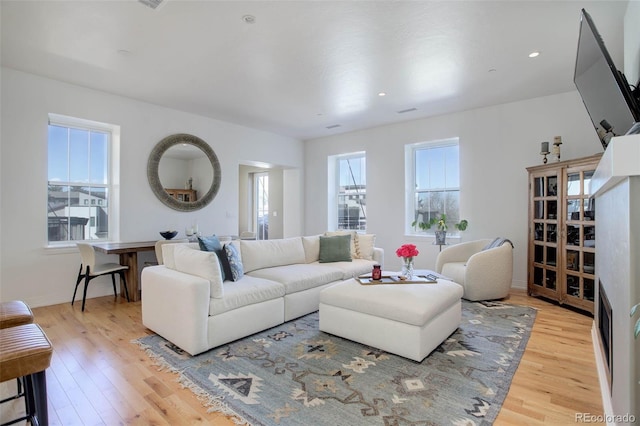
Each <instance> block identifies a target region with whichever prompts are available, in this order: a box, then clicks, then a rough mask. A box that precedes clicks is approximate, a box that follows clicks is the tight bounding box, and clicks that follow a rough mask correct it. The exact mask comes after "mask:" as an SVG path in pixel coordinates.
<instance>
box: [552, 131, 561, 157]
mask: <svg viewBox="0 0 640 426" xmlns="http://www.w3.org/2000/svg"><path fill="white" fill-rule="evenodd" d="M560 145H562V137H561V136H556V137H554V138H553V155H555V156H556V160H557V161H560Z"/></svg>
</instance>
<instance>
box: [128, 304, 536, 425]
mask: <svg viewBox="0 0 640 426" xmlns="http://www.w3.org/2000/svg"><path fill="white" fill-rule="evenodd" d="M462 306H463V309H462V311H463V312H462V316H463V318H462V323H461V324H460V327H459V328H458V330H457V331H456V332H455V333H454V334H453V335H451V336H450V337H449V338H448V339H447V340H446V341H445V342H443V343H442V345H440V346H439V347H438V348H437V349H436V350H434V351H433V352H432V353H431V354H430V355H429V356H428V357H427V358H425V359H424V360H423V361H422V362H420V363H418V362H415V361H411V360H408V359H405V358H402V357H399V356H396V355H393V354H389V353H386V352H383V351H381V350H378V349H376V348H372V347H368V346H364V345H361V344H358V343H356V342H353V341H349V340H345V339H342V338H339V337H336V336H333V335H330V334H327V333H324V332H321V331H319V330H318V313H317V312H315V313H312V314H310V315H307V316H304V317H302V318H298V319H296V320H293V321H290V322H287V323H285V324H282V325H280V326H277V327H274V328H272V329H269V330H266V331H263V332H261V333H257V334H254V335H252V336H249V337H247V338H244V339H241V340H238V341H235V342H232V343H230V344H227V345H224V346H220V347H218V348H215V349H212V350H210V351H208V352H205V353H203V354H200V355H197V356H190V355H189V354H187V353H185V352H184V351H182V350H180V349H179V348H177V347H176V346H175V345H172V344H171V343H169V342H167V341H166V340H165V339H163V338H162V337H159V336H157V335H150V336H146V337H143V338H140V339H138V340H136V341H135V342H136V343H137V344H139V345H140V346H141V347H142V348H144V349H145V350H146V352H147V354H149V356H151V357H152V358H153V359H154V360H156V361H157V362H158V364H159V365H160V367H161V368H168V369H170V370H171V371H173V372H176V373H178V374H179V380H180V381H181V382H182V384H183V385H184V386H187V387H189V388H190V389H191V390H192V391H193V392H195V393H196V394H197V395H198V396H199V398H200V399H201V400H202V401H203V403H204V404H206V405H207V406H209V407H210V410H211V411H221V412H223V413H225V414H227V415H230V416H233V418H234V420H235V421H236V423H239V424H251V425H285V426H286V425H314V426H317V425H332V426H333V425H344V426H347V425H348V426H357V425H424V426H426V425H445V424H447V425H450V424H453V425H479V424H491V423H493V421H494V420H495V418H496V416H497V415H498V413H499V411H500V407H501V405H502V403H503V402H504V399H505V397H506V395H507V392H508V390H509V386H510V385H511V380H512V378H513V374H514V373H515V371H516V368H517V367H518V363H519V362H520V358H521V357H522V353H523V352H524V349H525V347H526V345H527V341H528V339H529V335H530V334H531V327H532V325H533V322H534V320H535V310H534V309H533V308H529V307H523V306H515V305H509V304H504V303H487V302H483V303H472V302H467V301H464V300H463V305H462ZM348 326H349V325H348V324H345V327H348Z"/></svg>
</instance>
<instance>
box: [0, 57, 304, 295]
mask: <svg viewBox="0 0 640 426" xmlns="http://www.w3.org/2000/svg"><path fill="white" fill-rule="evenodd" d="M0 71H1V87H0V90H1V92H2V100H1V123H2V130H1V145H0V149H1V152H2V155H1V157H0V159H1V165H2V167H1V171H0V189H1V192H0V194H1V197H2V204H1V207H0V229H1V230H2V234H1V235H0V258H1V260H0V264H1V265H2V268H1V270H0V299H1V300H11V299H22V300H24V301H26V302H27V303H29V304H30V305H31V306H34V307H35V306H43V305H50V304H55V303H62V302H68V301H70V300H71V296H72V294H73V287H74V285H75V279H76V276H77V272H78V267H79V260H80V258H79V255H78V253H77V250H76V249H75V248H73V249H46V248H45V247H46V235H47V223H46V211H47V210H46V200H47V184H46V183H47V117H48V114H49V113H57V114H62V115H68V116H72V117H79V118H85V119H90V120H95V121H99V122H104V123H110V124H116V125H119V126H121V155H120V160H121V174H120V184H121V185H120V190H121V191H120V193H121V198H120V207H121V208H120V219H121V221H120V231H121V234H120V239H121V240H122V241H148V240H156V239H158V238H160V236H159V235H158V232H159V231H161V230H164V229H167V227H168V226H170V225H172V224H174V225H176V226H177V229H178V230H179V231H180V234H181V235H184V228H185V226H186V225H189V224H191V223H193V222H194V221H197V223H198V225H199V228H200V231H201V232H203V233H204V234H212V233H217V234H219V235H225V234H237V232H238V216H239V215H238V205H239V202H238V186H239V184H238V167H239V164H241V163H249V162H263V163H277V164H280V165H282V166H284V167H292V168H301V167H303V150H304V146H303V144H302V142H300V141H298V140H295V139H292V138H288V137H284V136H279V135H275V134H272V133H267V132H264V131H259V130H255V129H251V128H247V127H242V126H237V125H233V124H230V123H226V122H222V121H217V120H212V119H209V118H205V117H201V116H197V115H193V114H189V113H185V112H181V111H176V110H171V109H167V108H163V107H159V106H156V105H151V104H148V103H144V102H139V101H135V100H132V99H128V98H124V97H120V96H114V95H110V94H107V93H104V92H99V91H95V90H89V89H86V88H83V87H79V86H73V85H69V84H66V83H61V82H58V81H54V80H49V79H45V78H41V77H38V76H34V75H31V74H26V73H22V72H18V71H14V70H11V69H7V68H2V69H1V70H0ZM183 132H184V133H190V134H193V135H195V136H198V137H200V138H201V139H203V140H204V141H206V142H207V143H209V144H210V145H211V147H212V148H213V150H214V151H215V152H216V154H217V156H218V158H219V160H220V164H221V167H222V184H221V187H220V191H219V193H218V195H217V196H216V198H215V199H214V200H213V202H212V203H211V204H210V205H209V206H208V207H206V208H204V209H202V210H199V211H196V212H190V213H182V212H177V211H175V210H172V209H170V208H168V207H166V206H165V205H164V204H162V203H161V202H160V201H158V200H157V199H156V197H155V196H154V194H153V192H152V191H151V189H150V187H149V184H148V181H147V175H146V168H147V158H148V156H149V153H150V152H151V149H152V148H153V147H154V146H155V144H156V143H157V142H159V141H160V140H161V139H162V138H164V137H166V136H168V135H171V134H174V133H183ZM298 233H301V230H300V229H299V230H298ZM109 258H110V257H109V256H107V259H106V260H108V259H109ZM112 260H117V257H115V256H113V257H112ZM99 280H100V281H99ZM89 287H90V289H89V297H95V296H98V295H104V294H110V293H111V292H112V290H111V288H110V287H111V284H110V281H109V279H108V278H107V279H105V280H101V279H96V280H94V281H92V282H91V285H90V286H89Z"/></svg>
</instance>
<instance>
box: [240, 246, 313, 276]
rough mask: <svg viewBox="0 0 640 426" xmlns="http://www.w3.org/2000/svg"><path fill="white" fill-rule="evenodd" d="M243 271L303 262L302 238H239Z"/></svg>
mask: <svg viewBox="0 0 640 426" xmlns="http://www.w3.org/2000/svg"><path fill="white" fill-rule="evenodd" d="M240 250H241V252H242V264H243V265H244V271H245V273H246V272H251V271H255V270H256V269H262V268H271V267H273V266H284V265H292V264H294V263H305V253H304V246H303V245H302V238H300V237H294V238H283V239H277V240H240Z"/></svg>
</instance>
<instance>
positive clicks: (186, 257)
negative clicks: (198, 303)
mask: <svg viewBox="0 0 640 426" xmlns="http://www.w3.org/2000/svg"><path fill="white" fill-rule="evenodd" d="M170 245H171V244H170ZM176 246H177V247H175V249H174V251H173V257H174V261H175V268H173V269H175V270H176V271H179V272H184V273H186V274H191V275H196V276H198V277H201V278H204V279H205V280H209V285H210V286H211V288H210V292H211V297H213V298H222V297H223V296H224V289H223V287H222V273H221V272H220V262H218V256H216V254H215V253H214V252H212V251H200V250H194V249H192V248H190V247H186V246H185V245H184V244H176ZM165 265H166V264H165Z"/></svg>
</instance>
